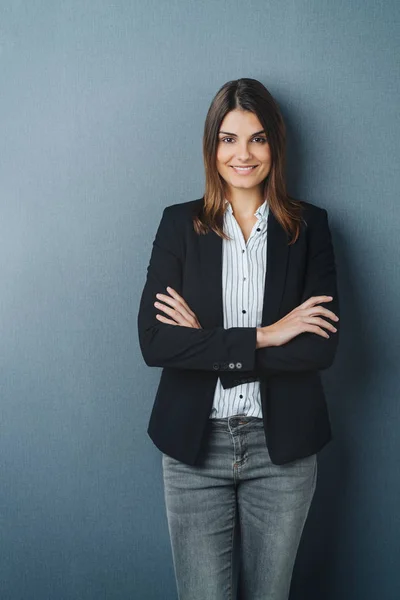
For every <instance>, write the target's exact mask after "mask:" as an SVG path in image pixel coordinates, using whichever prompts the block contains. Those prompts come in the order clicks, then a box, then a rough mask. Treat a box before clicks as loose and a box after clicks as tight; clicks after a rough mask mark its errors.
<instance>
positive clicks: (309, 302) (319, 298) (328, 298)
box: [301, 296, 333, 308]
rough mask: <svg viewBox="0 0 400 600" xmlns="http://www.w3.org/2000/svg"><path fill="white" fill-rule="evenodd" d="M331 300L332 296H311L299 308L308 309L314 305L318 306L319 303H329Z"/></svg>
mask: <svg viewBox="0 0 400 600" xmlns="http://www.w3.org/2000/svg"><path fill="white" fill-rule="evenodd" d="M332 300H333V298H332V296H311V298H308V300H306V301H305V302H303V304H301V306H302V307H303V308H309V307H310V306H314V304H318V303H320V302H331V301H332Z"/></svg>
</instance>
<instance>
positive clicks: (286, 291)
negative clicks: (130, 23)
mask: <svg viewBox="0 0 400 600" xmlns="http://www.w3.org/2000/svg"><path fill="white" fill-rule="evenodd" d="M302 205H303V207H304V212H303V218H304V220H305V222H306V223H302V224H301V232H300V236H299V238H298V240H297V241H296V243H295V244H293V245H291V246H289V245H288V241H289V237H288V236H287V234H286V232H285V231H284V230H283V229H282V227H281V226H280V224H279V222H278V221H277V220H276V218H275V217H274V215H273V213H272V211H271V210H270V211H269V215H268V232H267V235H268V243H267V272H266V282H265V293H264V304H263V313H262V326H263V327H264V326H266V325H270V324H272V323H274V322H276V321H278V320H279V319H281V318H282V317H283V316H285V315H286V314H287V313H289V312H290V311H291V310H293V309H294V308H295V307H296V306H298V305H299V304H301V303H302V302H304V301H305V300H306V299H308V298H310V297H311V296H318V295H328V296H333V300H332V301H331V302H327V303H326V304H324V306H326V307H327V308H329V309H330V310H332V311H333V312H334V313H335V314H336V315H338V316H340V315H339V299H338V291H337V281H336V265H335V258H334V250H333V246H332V240H331V233H330V229H329V225H328V214H327V211H326V210H325V209H323V208H319V207H317V206H315V205H313V204H311V203H309V202H304V201H302ZM202 206H203V198H200V199H198V200H192V201H189V202H184V203H181V204H173V205H171V206H167V207H166V208H165V209H164V211H163V214H162V218H161V222H160V224H159V227H158V230H157V233H156V236H155V239H154V242H153V248H152V253H151V258H150V263H149V266H148V268H147V278H146V282H145V286H144V289H143V292H142V295H141V299H140V307H139V313H138V333H139V344H140V348H141V352H142V355H143V358H144V360H145V362H146V364H147V365H148V366H151V367H163V370H162V373H161V378H160V382H159V385H158V389H157V393H156V397H155V401H154V405H153V408H152V412H151V415H150V420H149V425H148V430H147V433H148V435H149V436H150V438H151V439H152V441H153V442H154V444H155V445H156V446H157V447H158V448H159V449H160V450H161V451H162V452H163V453H165V454H168V455H170V456H172V457H173V458H175V459H177V460H179V461H181V462H184V463H187V464H189V465H195V464H198V463H199V461H200V453H201V450H202V449H203V448H204V444H205V438H206V435H207V427H206V426H207V423H208V419H209V415H210V412H211V408H212V403H213V397H214V390H215V386H216V383H217V378H218V377H220V378H221V383H222V386H223V387H224V388H225V389H226V388H229V387H234V386H236V385H239V384H241V383H244V382H248V381H254V380H255V379H259V380H260V393H261V403H262V414H263V423H264V431H265V438H266V444H267V447H268V451H269V454H270V457H271V460H272V462H273V463H275V464H284V463H286V462H290V461H293V460H295V459H298V458H303V457H306V456H309V455H311V454H314V453H315V452H317V451H318V450H320V449H321V448H322V447H323V446H324V445H325V444H327V442H329V440H330V439H331V428H330V421H329V414H328V410H327V405H326V401H325V394H324V390H323V385H322V382H321V378H320V374H319V371H320V370H321V369H326V368H328V367H329V366H330V365H331V364H332V362H333V360H334V356H335V353H336V348H337V344H338V337H339V329H340V328H339V323H340V321H338V322H335V323H334V325H335V327H337V329H338V331H337V332H336V333H333V332H329V331H328V333H329V335H330V338H329V339H328V338H324V337H322V336H319V335H317V334H315V333H310V332H304V333H302V334H300V335H298V336H297V337H295V338H293V339H292V340H290V341H289V342H288V343H286V344H284V345H283V346H273V347H267V348H258V349H256V327H231V328H229V329H224V328H223V312H222V311H223V308H222V241H223V240H222V238H221V237H220V236H218V235H217V234H216V233H215V232H213V231H211V232H209V233H207V234H206V235H200V236H199V235H197V234H196V233H195V231H194V229H193V226H192V215H193V214H194V213H196V212H197V211H200V210H201V208H202ZM167 286H170V287H172V288H174V289H175V290H176V291H177V292H178V293H179V294H180V295H181V296H183V298H184V299H185V300H186V302H187V303H188V305H189V306H190V308H191V309H192V310H193V311H194V312H195V314H196V316H197V318H198V320H199V322H200V324H201V326H202V329H195V328H190V327H181V326H178V325H171V324H168V323H162V322H161V321H159V320H158V319H156V314H157V313H158V314H165V313H163V312H162V311H161V310H160V309H157V308H156V307H155V306H154V302H156V301H157V298H156V294H157V293H162V294H167V295H168V292H167V290H166V287H167ZM326 331H327V330H326Z"/></svg>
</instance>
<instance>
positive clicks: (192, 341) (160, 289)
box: [137, 205, 257, 371]
mask: <svg viewBox="0 0 400 600" xmlns="http://www.w3.org/2000/svg"><path fill="white" fill-rule="evenodd" d="M175 207H176V205H171V206H167V207H166V208H165V209H164V211H163V214H162V217H161V221H160V224H159V226H158V229H157V232H156V236H155V239H154V241H153V248H152V252H151V257H150V262H149V265H148V267H147V277H146V282H145V285H144V289H143V292H142V295H141V299H140V305H139V313H138V317H137V325H138V333H139V345H140V349H141V352H142V355H143V358H144V361H145V363H146V364H147V365H148V366H150V367H172V368H178V369H199V370H205V371H212V370H218V369H219V367H220V363H223V362H226V363H233V364H234V368H230V369H229V370H230V371H244V370H251V369H252V368H253V367H254V363H255V354H256V335H257V329H256V327H231V328H229V329H224V328H223V327H215V328H212V329H195V328H193V327H183V326H179V325H172V324H169V323H163V322H161V321H159V320H158V319H157V318H156V314H163V313H162V312H160V309H157V308H156V307H155V306H154V302H156V301H157V298H156V294H157V293H163V294H166V295H168V292H167V290H166V287H167V286H170V287H172V288H173V289H175V290H176V291H177V292H178V293H179V294H181V293H182V292H181V290H182V265H183V260H184V244H183V233H182V231H181V230H180V227H181V225H179V226H178V225H177V224H176V222H175V219H174V216H175V215H174V208H175Z"/></svg>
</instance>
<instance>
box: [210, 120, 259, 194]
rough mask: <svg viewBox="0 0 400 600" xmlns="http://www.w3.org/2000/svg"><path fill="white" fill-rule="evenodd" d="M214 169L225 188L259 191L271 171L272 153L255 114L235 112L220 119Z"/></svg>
mask: <svg viewBox="0 0 400 600" xmlns="http://www.w3.org/2000/svg"><path fill="white" fill-rule="evenodd" d="M239 167H251V168H242V169H240V168H239ZM217 169H218V172H219V174H220V175H221V177H222V178H223V179H224V180H225V182H226V185H227V186H228V188H231V187H233V188H241V189H244V188H246V189H252V188H254V187H257V188H260V189H261V187H262V186H261V184H262V182H263V181H264V179H265V178H266V177H267V175H268V173H269V172H270V169H271V150H270V147H269V144H268V141H267V136H266V134H265V132H264V131H263V127H262V125H261V123H260V121H259V120H258V117H257V116H256V115H255V114H254V113H252V112H250V111H247V110H246V111H244V110H241V109H235V110H232V111H230V112H229V113H228V114H227V115H226V116H225V118H224V119H223V121H222V123H221V126H220V128H219V133H218V146H217Z"/></svg>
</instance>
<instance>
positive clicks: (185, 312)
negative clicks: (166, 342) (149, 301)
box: [154, 287, 202, 329]
mask: <svg viewBox="0 0 400 600" xmlns="http://www.w3.org/2000/svg"><path fill="white" fill-rule="evenodd" d="M167 291H168V293H169V294H171V296H172V298H171V297H170V296H166V295H165V294H156V297H157V298H158V299H159V300H162V301H163V302H165V303H166V304H169V305H170V306H171V307H172V308H170V307H169V306H165V304H162V303H161V302H154V306H155V307H156V308H159V309H160V310H162V311H163V312H165V313H167V315H169V316H170V317H172V319H167V317H165V316H164V315H156V317H157V319H158V320H159V321H162V322H163V323H170V324H171V325H180V326H181V327H192V328H194V329H202V326H201V325H200V323H199V321H198V319H197V317H196V315H195V314H194V312H193V311H192V309H191V308H190V307H189V306H188V305H187V303H186V302H185V300H184V299H183V298H182V296H180V295H179V294H178V292H176V291H175V290H174V289H173V288H171V287H167Z"/></svg>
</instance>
